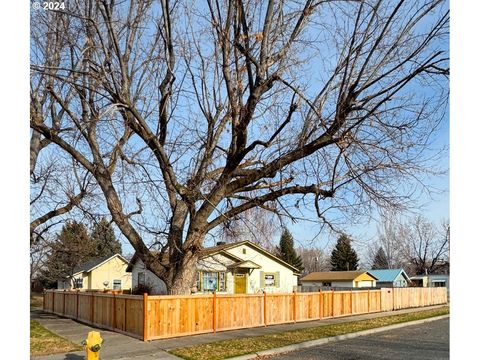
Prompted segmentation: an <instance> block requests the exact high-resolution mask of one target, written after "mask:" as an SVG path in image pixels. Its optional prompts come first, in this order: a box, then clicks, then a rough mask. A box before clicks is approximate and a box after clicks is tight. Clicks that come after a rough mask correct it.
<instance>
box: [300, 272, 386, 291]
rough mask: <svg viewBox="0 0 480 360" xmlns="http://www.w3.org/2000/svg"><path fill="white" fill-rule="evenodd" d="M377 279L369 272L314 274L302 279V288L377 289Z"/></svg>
mask: <svg viewBox="0 0 480 360" xmlns="http://www.w3.org/2000/svg"><path fill="white" fill-rule="evenodd" d="M376 281H377V278H376V277H375V276H374V275H373V274H371V273H370V272H369V271H362V270H361V271H323V272H312V273H310V274H308V275H306V276H304V277H302V278H301V279H300V283H301V284H302V286H318V287H323V286H328V287H334V288H335V287H340V288H342V287H345V288H361V287H375V286H376Z"/></svg>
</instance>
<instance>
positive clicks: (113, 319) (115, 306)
mask: <svg viewBox="0 0 480 360" xmlns="http://www.w3.org/2000/svg"><path fill="white" fill-rule="evenodd" d="M112 322H113V323H112V328H113V329H116V328H117V327H116V326H115V325H116V324H117V298H116V297H115V293H113V314H112Z"/></svg>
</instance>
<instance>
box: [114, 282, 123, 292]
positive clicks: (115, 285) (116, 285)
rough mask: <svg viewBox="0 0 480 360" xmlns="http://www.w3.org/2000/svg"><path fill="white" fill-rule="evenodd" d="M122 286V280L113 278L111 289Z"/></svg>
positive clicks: (117, 288)
mask: <svg viewBox="0 0 480 360" xmlns="http://www.w3.org/2000/svg"><path fill="white" fill-rule="evenodd" d="M121 288H122V280H113V290H119V289H121Z"/></svg>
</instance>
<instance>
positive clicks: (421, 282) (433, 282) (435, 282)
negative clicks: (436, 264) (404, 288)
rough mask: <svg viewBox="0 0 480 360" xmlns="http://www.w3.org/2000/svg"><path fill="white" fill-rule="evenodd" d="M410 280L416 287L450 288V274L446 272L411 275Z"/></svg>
mask: <svg viewBox="0 0 480 360" xmlns="http://www.w3.org/2000/svg"><path fill="white" fill-rule="evenodd" d="M410 280H411V281H412V283H413V284H414V285H415V286H418V287H446V288H447V289H449V288H450V276H449V275H448V274H428V275H416V276H411V277H410Z"/></svg>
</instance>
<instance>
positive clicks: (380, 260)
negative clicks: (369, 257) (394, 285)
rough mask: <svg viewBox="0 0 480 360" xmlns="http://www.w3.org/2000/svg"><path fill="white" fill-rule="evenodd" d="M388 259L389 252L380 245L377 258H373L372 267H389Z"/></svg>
mask: <svg viewBox="0 0 480 360" xmlns="http://www.w3.org/2000/svg"><path fill="white" fill-rule="evenodd" d="M388 268H389V266H388V259H387V254H385V251H384V250H383V247H381V246H380V247H379V248H378V250H377V253H376V254H375V259H373V264H372V269H373V270H377V269H388Z"/></svg>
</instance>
